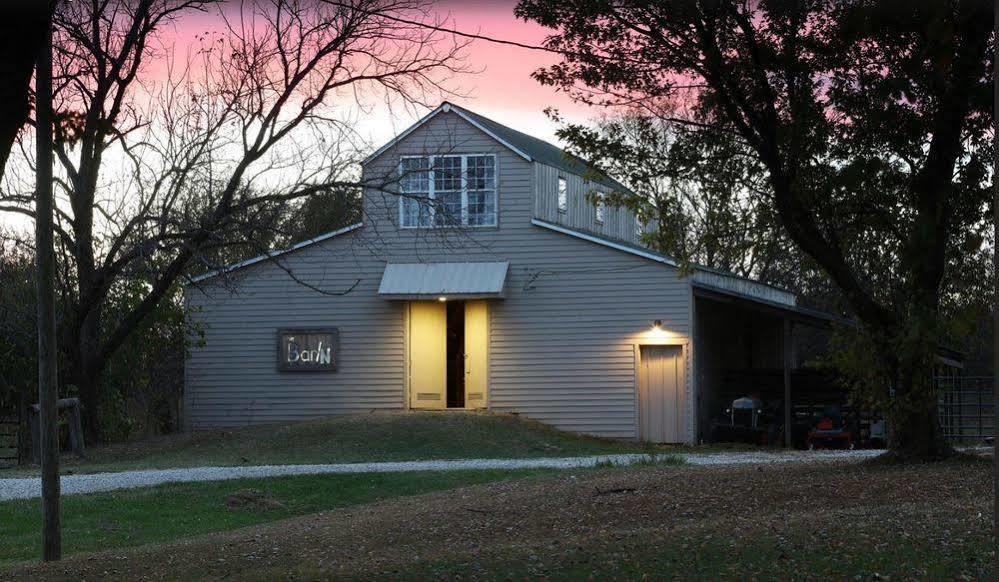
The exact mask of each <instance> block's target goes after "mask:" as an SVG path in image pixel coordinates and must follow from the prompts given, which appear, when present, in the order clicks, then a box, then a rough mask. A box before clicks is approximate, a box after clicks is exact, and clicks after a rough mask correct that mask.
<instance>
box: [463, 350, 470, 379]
mask: <svg viewBox="0 0 999 582" xmlns="http://www.w3.org/2000/svg"><path fill="white" fill-rule="evenodd" d="M462 357H463V358H465V373H466V374H471V373H472V361H471V360H470V359H469V358H468V354H464V355H463V356H462Z"/></svg>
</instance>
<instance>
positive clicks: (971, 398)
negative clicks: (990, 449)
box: [933, 376, 995, 442]
mask: <svg viewBox="0 0 999 582" xmlns="http://www.w3.org/2000/svg"><path fill="white" fill-rule="evenodd" d="M933 381H934V384H935V385H936V388H937V394H938V395H939V398H940V400H939V412H940V428H941V429H942V430H943V434H944V436H945V437H946V438H948V439H951V440H955V441H977V442H981V441H982V440H983V439H985V438H988V437H993V436H995V402H994V401H993V381H994V380H993V378H992V376H935V377H934V378H933Z"/></svg>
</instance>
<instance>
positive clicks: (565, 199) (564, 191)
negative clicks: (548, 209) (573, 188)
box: [558, 176, 569, 213]
mask: <svg viewBox="0 0 999 582" xmlns="http://www.w3.org/2000/svg"><path fill="white" fill-rule="evenodd" d="M567 210H569V183H568V182H567V181H566V179H565V178H563V177H562V176H559V177H558V211H559V212H563V213H564V212H566V211H567Z"/></svg>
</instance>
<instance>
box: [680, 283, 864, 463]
mask: <svg viewBox="0 0 999 582" xmlns="http://www.w3.org/2000/svg"><path fill="white" fill-rule="evenodd" d="M706 279H707V278H705V277H695V280H694V281H693V292H694V301H695V307H694V319H695V323H694V325H695V332H694V353H695V356H694V357H695V367H696V374H697V385H698V396H697V400H698V401H697V416H698V427H699V428H698V432H699V435H698V436H699V440H702V441H708V440H711V434H710V430H711V426H712V421H713V420H714V419H715V418H716V417H717V415H718V413H719V412H720V411H721V410H723V409H724V406H725V405H726V404H727V403H730V402H731V401H732V399H734V398H738V397H741V396H746V395H748V394H760V395H761V396H763V397H765V398H764V401H765V404H766V403H769V404H773V403H776V402H778V401H780V408H781V410H780V411H779V414H781V415H782V418H783V422H782V424H783V426H784V427H793V426H794V409H795V406H796V400H797V404H800V405H802V406H804V405H806V404H811V405H815V404H818V403H821V402H829V403H837V404H840V403H843V402H845V397H846V395H845V391H843V390H842V389H840V388H839V387H837V386H836V385H835V383H834V382H833V380H832V378H831V377H830V376H829V375H828V374H824V373H821V372H817V371H814V370H808V369H805V368H804V367H803V363H804V362H806V361H808V360H810V359H811V358H812V357H814V356H815V355H817V354H819V353H822V352H823V351H824V350H825V347H826V345H825V344H826V342H827V340H828V335H829V333H828V330H829V328H830V325H831V323H832V322H833V321H834V319H835V317H834V316H832V315H830V314H826V313H822V312H818V311H814V310H810V309H805V308H801V307H799V306H797V305H796V303H795V301H794V297H793V296H792V295H790V294H789V293H786V292H782V291H780V290H777V289H774V290H772V291H767V292H765V293H759V292H758V291H759V289H760V288H759V286H756V287H755V289H754V291H757V292H755V293H754V294H752V295H751V294H749V293H746V292H745V291H746V290H744V289H740V288H738V287H734V286H732V285H725V284H726V283H727V281H726V279H724V278H721V277H714V278H712V279H708V280H706ZM723 285H725V286H723ZM775 412H778V411H775ZM783 432H784V435H783V444H784V446H787V447H791V446H792V445H793V437H794V431H793V430H784V431H783Z"/></svg>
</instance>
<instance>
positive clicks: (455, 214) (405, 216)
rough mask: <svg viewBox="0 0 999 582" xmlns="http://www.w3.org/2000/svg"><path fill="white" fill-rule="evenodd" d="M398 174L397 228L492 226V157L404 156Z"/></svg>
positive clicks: (493, 204) (494, 206) (485, 155)
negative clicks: (398, 226) (399, 194)
mask: <svg viewBox="0 0 999 582" xmlns="http://www.w3.org/2000/svg"><path fill="white" fill-rule="evenodd" d="M399 172H400V174H401V178H400V180H399V185H400V193H401V196H400V197H399V225H400V226H402V227H405V228H420V227H424V228H427V227H440V226H496V156H494V155H491V154H471V155H445V156H407V157H404V158H402V160H401V161H400V163H399Z"/></svg>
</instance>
